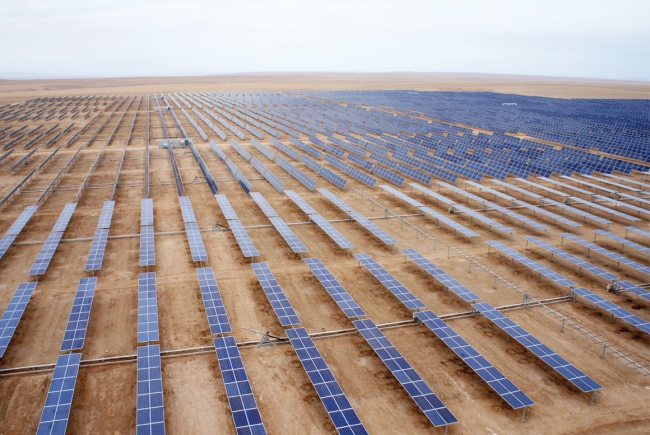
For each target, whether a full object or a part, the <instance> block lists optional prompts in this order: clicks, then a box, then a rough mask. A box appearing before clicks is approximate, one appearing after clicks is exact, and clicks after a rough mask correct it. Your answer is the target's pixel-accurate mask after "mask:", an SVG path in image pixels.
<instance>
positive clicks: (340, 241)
mask: <svg viewBox="0 0 650 435" xmlns="http://www.w3.org/2000/svg"><path fill="white" fill-rule="evenodd" d="M309 219H311V220H312V221H313V222H314V223H315V224H316V225H318V226H319V227H320V228H321V229H322V230H323V231H325V233H326V234H327V235H328V236H330V238H331V239H332V240H334V242H335V243H336V244H337V245H339V247H341V248H343V249H351V248H354V245H353V244H352V242H350V241H349V240H348V239H347V238H346V237H345V236H344V235H343V234H341V233H340V232H339V230H337V229H336V228H334V226H332V224H330V223H329V222H328V221H327V219H325V218H324V217H323V216H321V215H319V214H310V215H309Z"/></svg>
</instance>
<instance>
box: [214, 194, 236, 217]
mask: <svg viewBox="0 0 650 435" xmlns="http://www.w3.org/2000/svg"><path fill="white" fill-rule="evenodd" d="M214 197H215V198H216V199H217V203H219V207H220V208H221V212H222V213H223V215H224V216H225V218H226V220H231V219H239V218H238V217H237V213H235V210H233V208H232V205H230V201H228V198H227V197H226V195H224V194H223V193H218V194H216V195H214Z"/></svg>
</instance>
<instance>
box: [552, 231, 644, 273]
mask: <svg viewBox="0 0 650 435" xmlns="http://www.w3.org/2000/svg"><path fill="white" fill-rule="evenodd" d="M561 236H562V239H565V238H566V239H569V240H572V241H574V242H576V243H579V244H581V245H582V246H584V247H585V248H587V257H589V251H595V252H598V253H599V254H601V255H604V256H605V257H608V258H610V259H612V260H614V261H616V262H617V266H616V268H617V269H618V267H620V265H621V264H625V265H626V266H629V267H631V268H633V269H636V270H638V271H639V272H642V273H645V274H648V275H650V267H648V266H644V265H642V264H639V263H637V262H636V261H634V260H630V259H629V258H627V257H624V256H623V255H620V254H618V253H616V252H612V251H610V250H608V249H605V248H601V247H600V246H598V245H596V244H595V243H591V242H588V241H586V240H584V239H581V238H580V237H578V236H574V235H573V234H569V233H562V234H561ZM563 241H564V240H563Z"/></svg>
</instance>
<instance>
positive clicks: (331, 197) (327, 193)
mask: <svg viewBox="0 0 650 435" xmlns="http://www.w3.org/2000/svg"><path fill="white" fill-rule="evenodd" d="M316 190H317V191H318V193H320V194H321V195H323V196H324V197H325V198H327V199H329V200H330V201H331V202H332V203H334V204H335V205H336V206H337V207H338V208H340V209H341V210H342V211H344V212H346V213H349V212H351V211H354V209H353V208H352V207H350V206H349V205H347V204H346V203H345V201H343V200H342V199H340V198H339V197H338V196H336V195H334V194H333V193H332V192H330V191H329V190H327V189H325V188H324V187H321V188H318V189H316Z"/></svg>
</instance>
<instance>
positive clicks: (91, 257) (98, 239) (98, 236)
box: [84, 229, 108, 272]
mask: <svg viewBox="0 0 650 435" xmlns="http://www.w3.org/2000/svg"><path fill="white" fill-rule="evenodd" d="M107 240H108V229H98V230H96V231H95V235H94V237H93V242H92V244H91V245H90V253H88V260H87V261H86V266H85V267H84V270H85V271H87V272H88V271H94V270H100V269H101V268H102V263H103V262H104V252H105V251H106V241H107Z"/></svg>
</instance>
